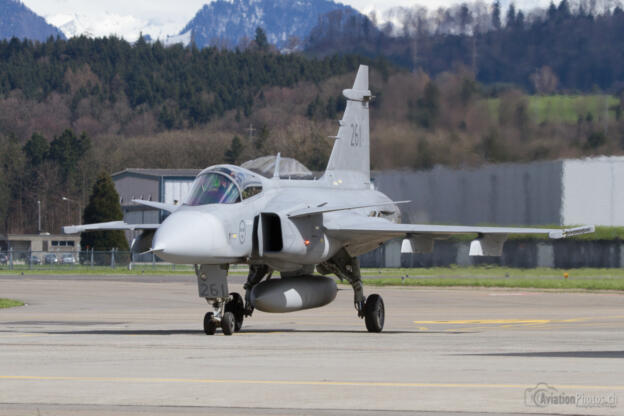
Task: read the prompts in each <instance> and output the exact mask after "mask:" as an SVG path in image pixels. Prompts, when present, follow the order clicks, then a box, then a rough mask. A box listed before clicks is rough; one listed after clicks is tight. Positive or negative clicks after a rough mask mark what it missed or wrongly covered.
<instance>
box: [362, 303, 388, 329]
mask: <svg viewBox="0 0 624 416" xmlns="http://www.w3.org/2000/svg"><path fill="white" fill-rule="evenodd" d="M385 319H386V310H385V307H384V303H383V299H382V298H381V296H379V295H376V294H375V295H370V296H369V297H368V298H366V303H365V304H364V322H366V329H367V330H368V332H381V331H382V330H383V327H384V321H385Z"/></svg>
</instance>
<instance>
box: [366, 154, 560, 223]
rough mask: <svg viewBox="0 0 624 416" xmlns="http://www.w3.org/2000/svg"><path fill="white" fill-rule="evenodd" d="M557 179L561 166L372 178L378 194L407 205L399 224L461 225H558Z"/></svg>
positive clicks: (533, 165)
mask: <svg viewBox="0 0 624 416" xmlns="http://www.w3.org/2000/svg"><path fill="white" fill-rule="evenodd" d="M561 177H562V162H560V161H555V162H537V163H531V164H501V165H490V166H485V167H483V168H480V169H477V170H453V169H448V168H443V167H436V168H434V169H433V170H431V171H415V172H413V171H384V172H374V173H373V178H374V183H375V186H376V188H377V189H379V190H380V191H382V192H384V193H386V194H387V195H388V196H390V197H391V198H392V199H394V200H411V201H412V202H411V203H410V204H406V205H402V206H401V211H402V214H403V218H402V220H403V222H413V223H437V224H465V225H473V224H498V225H522V224H533V225H538V224H559V223H560V212H561V199H562V189H561Z"/></svg>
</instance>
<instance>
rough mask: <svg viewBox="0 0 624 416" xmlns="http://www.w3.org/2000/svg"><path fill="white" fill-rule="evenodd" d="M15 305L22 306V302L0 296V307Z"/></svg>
mask: <svg viewBox="0 0 624 416" xmlns="http://www.w3.org/2000/svg"><path fill="white" fill-rule="evenodd" d="M15 306H24V303H23V302H20V301H19V300H13V299H1V298H0V309H4V308H13V307H15Z"/></svg>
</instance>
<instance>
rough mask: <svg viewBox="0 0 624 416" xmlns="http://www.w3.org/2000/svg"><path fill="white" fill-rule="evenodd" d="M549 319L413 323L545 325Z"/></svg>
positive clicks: (421, 322)
mask: <svg viewBox="0 0 624 416" xmlns="http://www.w3.org/2000/svg"><path fill="white" fill-rule="evenodd" d="M549 322H552V321H551V320H550V319H463V320H457V321H414V323H415V324H417V325H420V324H430V325H431V324H447V325H472V324H488V325H489V324H492V325H500V324H547V323H549Z"/></svg>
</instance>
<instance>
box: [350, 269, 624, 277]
mask: <svg viewBox="0 0 624 416" xmlns="http://www.w3.org/2000/svg"><path fill="white" fill-rule="evenodd" d="M564 273H568V278H569V279H573V278H592V279H595V278H607V279H612V278H622V279H624V269H619V268H612V269H598V268H581V269H570V270H563V269H550V268H546V267H539V268H535V269H518V268H512V267H501V266H472V267H463V266H451V267H429V268H412V269H362V275H363V276H364V277H367V278H377V277H378V278H401V277H407V278H442V279H446V278H469V277H472V278H505V279H508V278H562V279H563V276H564Z"/></svg>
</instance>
